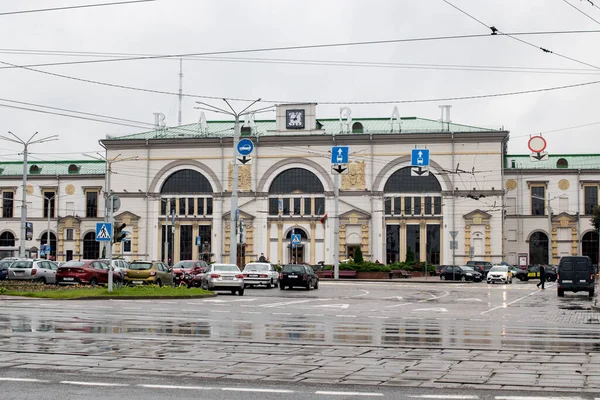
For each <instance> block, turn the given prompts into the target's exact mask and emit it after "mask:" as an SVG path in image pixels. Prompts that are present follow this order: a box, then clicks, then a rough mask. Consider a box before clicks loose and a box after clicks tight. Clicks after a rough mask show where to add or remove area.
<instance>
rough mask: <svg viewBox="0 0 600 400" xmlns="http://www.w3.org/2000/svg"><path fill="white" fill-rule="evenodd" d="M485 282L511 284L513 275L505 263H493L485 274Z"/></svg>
mask: <svg viewBox="0 0 600 400" xmlns="http://www.w3.org/2000/svg"><path fill="white" fill-rule="evenodd" d="M486 279H487V283H488V285H489V284H491V283H496V282H498V283H504V284H505V285H506V284H509V283H511V284H512V280H513V275H512V272H511V270H510V268H509V267H507V266H506V265H494V266H493V267H492V268H490V270H489V271H488V274H487V278H486Z"/></svg>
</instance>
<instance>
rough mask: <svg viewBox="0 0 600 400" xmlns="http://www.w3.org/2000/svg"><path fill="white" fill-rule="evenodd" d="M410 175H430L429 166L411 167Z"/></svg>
mask: <svg viewBox="0 0 600 400" xmlns="http://www.w3.org/2000/svg"><path fill="white" fill-rule="evenodd" d="M410 176H429V168H427V167H425V168H423V167H412V168H411V169H410Z"/></svg>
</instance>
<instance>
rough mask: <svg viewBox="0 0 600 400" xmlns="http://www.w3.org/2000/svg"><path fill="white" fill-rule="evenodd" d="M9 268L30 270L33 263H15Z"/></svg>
mask: <svg viewBox="0 0 600 400" xmlns="http://www.w3.org/2000/svg"><path fill="white" fill-rule="evenodd" d="M10 267H11V268H31V267H33V261H15V262H14V263H12V264H11V266H10Z"/></svg>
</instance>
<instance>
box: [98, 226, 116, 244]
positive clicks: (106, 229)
mask: <svg viewBox="0 0 600 400" xmlns="http://www.w3.org/2000/svg"><path fill="white" fill-rule="evenodd" d="M112 231H113V228H112V224H111V223H109V222H96V242H110V239H111V238H112Z"/></svg>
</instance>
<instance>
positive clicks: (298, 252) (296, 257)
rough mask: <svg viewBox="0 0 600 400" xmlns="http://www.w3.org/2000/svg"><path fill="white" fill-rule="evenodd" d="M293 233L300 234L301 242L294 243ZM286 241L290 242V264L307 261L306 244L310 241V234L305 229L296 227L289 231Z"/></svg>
mask: <svg viewBox="0 0 600 400" xmlns="http://www.w3.org/2000/svg"><path fill="white" fill-rule="evenodd" d="M292 234H294V235H300V244H297V245H296V244H293V243H292ZM285 241H286V243H287V244H288V254H287V256H288V260H289V263H290V264H302V263H305V262H306V257H305V254H304V245H305V244H306V243H307V242H308V235H307V234H306V232H305V231H304V229H300V228H294V229H290V230H289V231H288V234H287V236H286V237H285Z"/></svg>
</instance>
